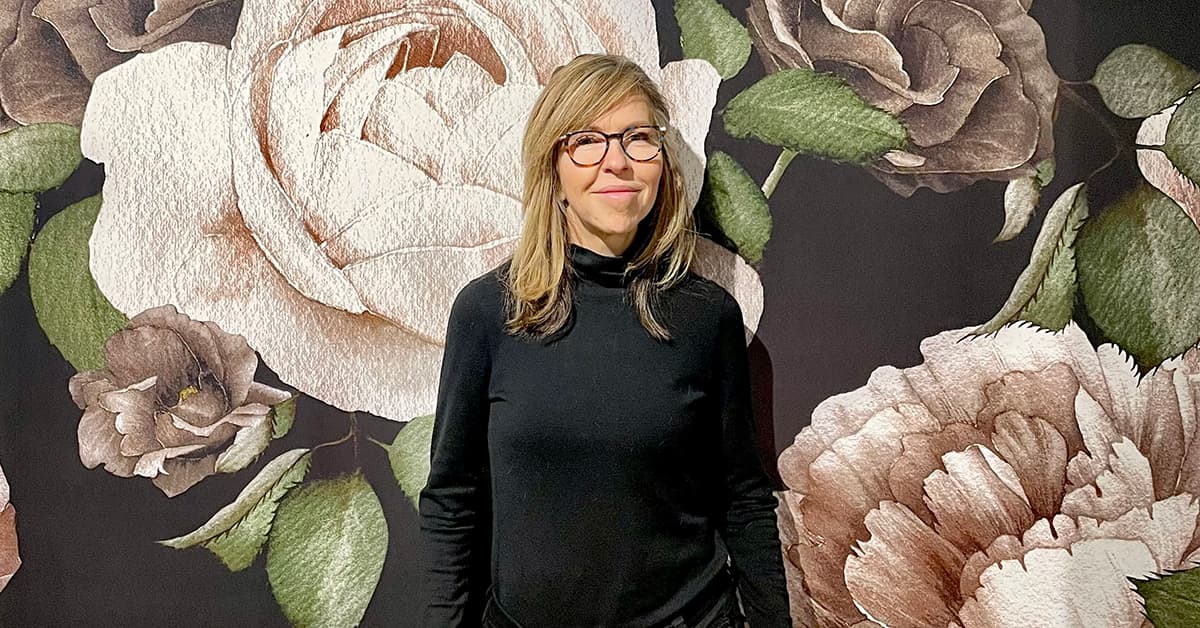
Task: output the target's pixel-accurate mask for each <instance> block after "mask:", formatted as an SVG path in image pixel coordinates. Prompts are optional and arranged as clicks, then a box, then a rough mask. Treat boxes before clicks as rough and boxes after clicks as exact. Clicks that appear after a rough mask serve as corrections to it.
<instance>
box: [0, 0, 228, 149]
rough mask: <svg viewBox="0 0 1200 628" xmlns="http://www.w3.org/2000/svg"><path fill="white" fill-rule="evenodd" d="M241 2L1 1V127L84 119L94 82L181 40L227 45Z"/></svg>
mask: <svg viewBox="0 0 1200 628" xmlns="http://www.w3.org/2000/svg"><path fill="white" fill-rule="evenodd" d="M240 9H241V2H240V0H179V1H175V2H162V1H159V2H154V3H149V2H130V1H129V0H124V1H121V2H112V1H107V2H102V1H101V0H41V1H40V2H38V1H36V0H0V131H3V130H4V129H7V128H10V127H13V126H16V125H18V124H34V123H38V122H65V123H67V124H76V125H77V124H79V123H80V121H81V120H82V119H83V108H84V104H85V103H86V102H87V97H88V92H90V91H91V89H92V81H94V80H96V76H98V75H99V74H100V73H101V72H103V71H105V70H107V69H109V68H111V67H113V66H115V65H117V64H119V63H122V62H124V61H127V60H128V59H130V58H131V57H133V55H134V54H135V53H137V52H151V51H153V50H157V49H158V48H160V47H162V46H165V45H167V44H170V43H174V42H177V41H209V42H214V43H219V44H225V45H227V44H228V43H229V40H230V38H232V37H233V30H234V27H235V25H236V24H237V16H238V11H239V10H240Z"/></svg>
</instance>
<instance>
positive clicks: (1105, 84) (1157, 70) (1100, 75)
mask: <svg viewBox="0 0 1200 628" xmlns="http://www.w3.org/2000/svg"><path fill="white" fill-rule="evenodd" d="M1197 82H1200V74H1197V73H1196V71H1195V70H1193V69H1191V68H1189V67H1187V66H1186V65H1184V64H1182V63H1180V62H1178V61H1176V60H1175V59H1173V58H1172V57H1171V56H1170V55H1168V54H1167V53H1165V52H1163V51H1161V50H1158V49H1157V48H1152V47H1150V46H1145V45H1142V44H1127V45H1125V46H1121V47H1119V48H1117V49H1115V50H1113V51H1112V52H1110V53H1108V56H1107V57H1105V58H1104V60H1103V61H1101V62H1100V65H1098V66H1096V75H1095V76H1093V77H1092V80H1091V83H1092V85H1095V86H1096V89H1097V90H1099V91H1100V97H1101V98H1102V99H1104V104H1105V105H1106V106H1108V109H1109V111H1112V112H1113V113H1115V114H1117V115H1118V116H1121V117H1122V118H1145V117H1146V116H1149V115H1152V114H1155V113H1158V112H1159V111H1162V110H1163V109H1165V108H1166V107H1167V106H1168V105H1170V104H1171V103H1173V102H1175V100H1176V99H1178V98H1179V97H1180V96H1182V95H1184V94H1186V93H1187V91H1188V90H1189V89H1191V88H1192V86H1193V85H1195V84H1196V83H1197Z"/></svg>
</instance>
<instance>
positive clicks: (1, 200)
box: [0, 192, 37, 294]
mask: <svg viewBox="0 0 1200 628" xmlns="http://www.w3.org/2000/svg"><path fill="white" fill-rule="evenodd" d="M36 207H37V203H36V201H35V200H34V198H33V194H31V193H21V194H10V193H8V192H0V294H4V291H5V290H8V287H9V286H11V285H12V282H13V280H14V279H16V278H17V275H19V274H21V262H22V261H23V260H24V259H25V252H26V251H28V250H29V237H30V236H31V235H33V212H34V210H35V209H36Z"/></svg>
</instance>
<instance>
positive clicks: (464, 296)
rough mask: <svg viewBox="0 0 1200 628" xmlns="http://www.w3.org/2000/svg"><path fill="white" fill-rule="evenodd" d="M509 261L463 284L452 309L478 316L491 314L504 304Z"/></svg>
mask: <svg viewBox="0 0 1200 628" xmlns="http://www.w3.org/2000/svg"><path fill="white" fill-rule="evenodd" d="M508 265H509V261H508V260H506V261H505V262H503V263H502V264H500V265H499V266H497V267H495V268H493V269H491V270H489V271H487V272H485V273H483V274H481V275H479V276H477V277H475V278H474V279H472V280H470V281H468V282H467V285H465V286H463V287H462V288H461V289H460V290H459V291H458V295H457V296H456V297H455V299H454V309H456V310H462V311H463V312H464V313H465V312H471V313H474V314H475V315H478V316H492V315H494V314H495V313H496V312H499V311H500V309H501V308H502V307H503V305H504V291H505V282H506V277H507V276H508Z"/></svg>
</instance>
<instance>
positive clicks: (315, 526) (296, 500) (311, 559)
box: [267, 473, 388, 627]
mask: <svg viewBox="0 0 1200 628" xmlns="http://www.w3.org/2000/svg"><path fill="white" fill-rule="evenodd" d="M387 546H388V530H387V522H386V521H385V520H384V518H383V507H382V506H381V505H380V504H379V498H378V497H376V496H375V491H373V490H372V489H371V485H369V484H367V481H366V480H365V479H364V478H363V476H362V475H361V474H359V473H355V474H353V475H348V476H343V477H340V478H335V479H332V480H319V481H316V482H312V483H310V484H305V485H303V486H301V487H300V488H297V489H296V490H295V491H293V492H292V493H291V494H290V495H288V496H287V499H285V500H284V501H283V503H282V504H280V505H279V514H278V515H276V517H275V525H274V526H273V527H272V528H271V535H270V540H269V541H268V545H267V578H268V579H269V580H270V582H271V591H272V593H274V595H275V600H276V601H278V602H279V606H280V607H281V608H282V609H283V614H284V615H285V616H286V617H287V619H288V621H289V622H291V623H292V625H293V626H306V627H308V626H312V627H317V626H320V627H325V626H356V625H358V623H359V622H360V621H362V617H363V613H365V612H366V610H367V604H368V603H370V601H371V597H372V596H374V595H375V587H376V585H378V584H379V574H380V573H381V572H382V571H383V560H384V557H385V556H386V555H387Z"/></svg>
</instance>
